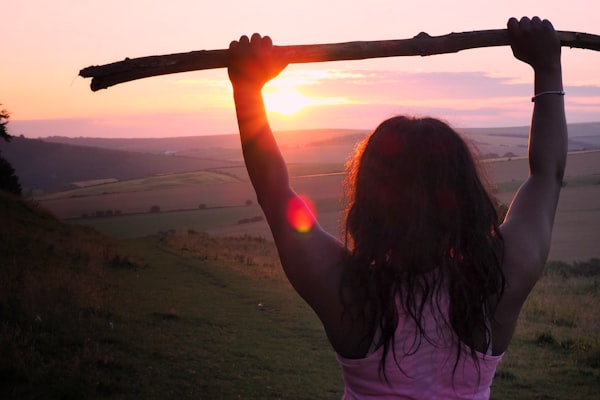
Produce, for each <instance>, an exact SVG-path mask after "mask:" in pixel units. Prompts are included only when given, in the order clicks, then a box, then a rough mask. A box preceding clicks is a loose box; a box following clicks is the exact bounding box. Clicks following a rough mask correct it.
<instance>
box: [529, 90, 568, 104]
mask: <svg viewBox="0 0 600 400" xmlns="http://www.w3.org/2000/svg"><path fill="white" fill-rule="evenodd" d="M545 94H557V95H559V96H564V95H565V92H564V90H548V91H547V92H541V93H538V94H536V95H535V96H533V97H532V98H531V102H535V99H536V98H538V97H540V96H543V95H545Z"/></svg>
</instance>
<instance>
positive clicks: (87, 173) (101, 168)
mask: <svg viewBox="0 0 600 400" xmlns="http://www.w3.org/2000/svg"><path fill="white" fill-rule="evenodd" d="M0 151H1V152H2V154H3V156H4V157H5V158H6V159H7V160H8V161H9V162H10V163H11V164H12V165H13V167H14V169H15V171H16V173H17V175H18V176H19V180H20V182H21V185H22V186H23V189H24V190H25V192H27V191H34V192H37V193H47V192H57V191H62V190H67V189H72V188H74V187H75V186H74V183H75V182H82V181H91V180H107V179H114V180H125V179H133V178H141V177H145V176H152V175H158V174H170V173H178V172H188V171H197V170H203V169H207V168H217V167H228V166H232V165H237V164H238V163H235V162H230V161H225V160H217V159H206V158H197V157H174V156H169V155H165V154H145V153H140V152H133V151H120V150H108V149H102V148H94V147H87V146H74V145H67V144H61V143H50V142H46V141H44V140H40V139H26V138H20V137H15V138H14V139H13V140H12V141H11V142H10V143H0Z"/></svg>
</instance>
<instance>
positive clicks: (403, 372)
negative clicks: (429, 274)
mask: <svg viewBox="0 0 600 400" xmlns="http://www.w3.org/2000/svg"><path fill="white" fill-rule="evenodd" d="M434 298H435V300H433V301H429V302H427V303H426V304H425V306H424V308H423V316H424V318H423V320H422V328H423V332H420V330H419V329H418V327H417V325H416V323H415V321H414V320H413V319H412V318H410V316H408V315H406V313H404V312H403V310H402V307H401V304H400V302H398V303H397V307H398V312H399V319H398V326H397V328H396V332H395V337H394V342H395V348H394V349H393V354H394V356H390V357H387V358H386V362H385V365H384V366H383V367H384V368H383V369H382V365H381V363H380V362H381V358H382V356H383V347H382V346H380V347H379V348H378V349H377V350H375V351H374V352H373V353H371V354H369V355H367V356H366V357H364V358H360V359H347V358H344V357H342V356H340V355H338V356H337V359H338V362H339V364H340V366H341V368H342V374H343V377H344V383H345V392H344V397H343V399H348V400H350V399H364V400H368V399H385V398H393V399H402V398H407V399H411V398H427V399H449V398H456V399H487V398H489V395H490V386H491V383H492V380H493V378H494V373H495V371H496V366H497V365H498V363H499V362H500V361H501V360H502V356H503V354H501V355H499V356H492V355H485V354H482V353H479V352H477V353H476V357H477V362H475V361H474V360H473V358H472V355H471V352H470V350H469V349H467V348H466V346H464V345H463V351H462V354H461V356H460V358H458V359H457V346H456V344H457V342H458V341H459V339H458V337H457V336H456V334H455V333H454V330H453V329H452V327H451V325H450V323H449V322H448V307H449V293H448V290H447V287H443V288H440V291H439V293H438V294H437V295H436V296H434Z"/></svg>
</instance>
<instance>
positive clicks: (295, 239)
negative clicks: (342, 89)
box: [228, 34, 344, 325]
mask: <svg viewBox="0 0 600 400" xmlns="http://www.w3.org/2000/svg"><path fill="white" fill-rule="evenodd" d="M272 47H273V46H272V42H271V39H270V38H269V37H268V36H266V37H261V36H260V35H258V34H254V35H252V38H251V39H250V40H249V39H248V38H247V37H246V36H242V37H241V38H240V40H239V41H234V42H232V43H231V45H230V47H229V51H230V59H229V69H228V72H229V78H230V80H231V83H232V86H233V96H234V101H235V106H236V114H237V119H238V125H239V129H240V138H241V142H242V151H243V154H244V161H245V163H246V168H247V170H248V174H249V176H250V180H251V182H252V185H253V186H254V189H255V191H256V195H257V199H258V202H259V204H260V206H261V208H262V210H263V212H264V214H265V216H266V218H267V222H268V223H269V227H270V229H271V232H272V233H273V237H274V240H275V244H276V245H277V250H278V252H279V257H280V259H281V263H282V265H283V268H284V270H285V273H286V275H287V277H288V279H289V280H290V282H291V283H292V285H293V286H294V288H295V289H296V290H297V291H298V293H299V294H300V295H301V296H302V297H303V298H304V299H305V300H306V301H307V302H308V303H309V304H310V305H311V306H312V308H313V309H314V310H315V311H316V312H317V314H318V315H319V317H320V318H321V319H322V320H323V322H324V323H326V322H327V321H329V320H331V319H335V316H336V315H338V313H339V315H341V312H340V304H339V300H337V299H338V285H339V276H340V262H341V260H342V257H343V254H344V247H343V245H342V244H341V243H340V242H339V241H338V240H337V239H335V238H333V237H332V236H331V235H329V234H327V233H326V232H325V231H323V230H322V229H321V227H320V226H319V224H318V223H317V221H316V220H314V216H312V214H311V213H310V210H309V209H308V207H306V205H305V204H304V202H303V201H302V200H301V199H300V197H298V196H297V195H296V193H295V192H294V191H293V190H292V188H291V187H290V184H289V177H288V171H287V167H286V164H285V162H284V160H283V157H282V155H281V152H280V151H279V148H278V146H277V143H276V141H275V138H274V137H273V133H272V131H271V128H270V126H269V122H268V120H267V114H266V111H265V105H264V102H263V97H262V93H261V91H262V88H263V86H264V84H265V83H266V82H267V81H269V80H270V79H272V78H274V77H275V76H277V75H278V74H279V72H281V70H282V69H283V68H284V67H285V65H286V63H285V60H282V59H279V58H277V56H275V55H274V54H273V53H272ZM290 207H294V209H293V210H290ZM288 211H290V212H296V213H306V214H310V215H311V216H312V218H313V220H314V225H313V226H312V228H311V229H310V230H308V231H307V232H300V231H298V230H297V229H295V228H294V226H293V225H292V224H291V223H290V221H289V220H288ZM326 325H327V324H326Z"/></svg>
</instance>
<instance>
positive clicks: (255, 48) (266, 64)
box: [228, 33, 287, 90]
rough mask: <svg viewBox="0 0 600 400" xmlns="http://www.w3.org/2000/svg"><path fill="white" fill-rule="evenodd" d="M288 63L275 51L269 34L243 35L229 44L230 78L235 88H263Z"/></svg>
mask: <svg viewBox="0 0 600 400" xmlns="http://www.w3.org/2000/svg"><path fill="white" fill-rule="evenodd" d="M286 65H287V62H286V61H285V60H284V59H283V58H282V57H281V55H280V54H278V53H277V52H274V51H273V42H272V41H271V38H270V37H269V36H265V37H261V36H260V35H259V34H258V33H255V34H253V35H252V38H251V39H248V37H247V36H242V37H241V38H240V40H239V41H235V40H234V41H233V42H231V44H230V45H229V66H228V73H229V79H230V80H231V83H232V85H233V87H234V88H249V89H258V90H260V89H262V87H263V86H264V85H265V83H267V82H268V81H269V80H271V79H273V78H274V77H276V76H277V75H278V74H279V73H280V72H281V71H282V70H283V69H284V68H285V67H286Z"/></svg>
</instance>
